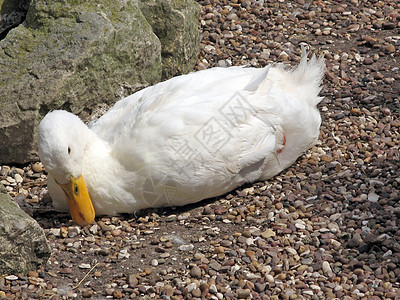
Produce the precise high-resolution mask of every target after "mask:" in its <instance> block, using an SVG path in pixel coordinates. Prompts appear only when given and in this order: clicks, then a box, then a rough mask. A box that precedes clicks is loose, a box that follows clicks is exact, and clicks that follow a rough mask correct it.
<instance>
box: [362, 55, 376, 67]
mask: <svg viewBox="0 0 400 300" xmlns="http://www.w3.org/2000/svg"><path fill="white" fill-rule="evenodd" d="M363 63H364V65H367V66H368V65H372V64H373V63H374V60H373V59H372V58H371V57H366V58H365V59H364V62H363Z"/></svg>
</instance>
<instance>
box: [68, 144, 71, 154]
mask: <svg viewBox="0 0 400 300" xmlns="http://www.w3.org/2000/svg"><path fill="white" fill-rule="evenodd" d="M68 154H71V147H70V146H68Z"/></svg>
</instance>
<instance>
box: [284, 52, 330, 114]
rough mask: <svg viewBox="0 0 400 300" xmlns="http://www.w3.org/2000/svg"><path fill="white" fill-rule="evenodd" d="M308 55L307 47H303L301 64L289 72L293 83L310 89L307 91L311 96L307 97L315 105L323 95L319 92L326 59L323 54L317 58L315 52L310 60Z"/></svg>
mask: <svg viewBox="0 0 400 300" xmlns="http://www.w3.org/2000/svg"><path fill="white" fill-rule="evenodd" d="M307 56H308V53H307V52H306V49H305V48H304V47H302V56H301V61H300V64H299V65H298V66H297V67H296V68H294V69H293V70H291V71H290V73H289V74H290V76H291V77H292V78H291V79H292V82H293V84H295V85H296V86H297V87H298V88H301V89H306V90H308V91H309V92H308V93H307V94H308V95H309V96H307V97H305V99H306V100H307V101H308V102H309V103H310V105H312V106H315V105H317V104H318V103H319V102H320V101H321V100H322V97H318V93H319V92H320V91H321V82H322V78H323V77H324V74H325V60H324V58H323V57H322V56H320V57H318V58H317V57H316V56H315V54H314V55H313V56H312V57H311V59H309V60H308V59H307Z"/></svg>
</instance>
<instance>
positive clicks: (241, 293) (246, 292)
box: [237, 289, 250, 299]
mask: <svg viewBox="0 0 400 300" xmlns="http://www.w3.org/2000/svg"><path fill="white" fill-rule="evenodd" d="M249 296H250V289H237V297H238V298H239V299H246V298H247V297H249Z"/></svg>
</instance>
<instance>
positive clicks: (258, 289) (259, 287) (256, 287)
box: [254, 282, 266, 293]
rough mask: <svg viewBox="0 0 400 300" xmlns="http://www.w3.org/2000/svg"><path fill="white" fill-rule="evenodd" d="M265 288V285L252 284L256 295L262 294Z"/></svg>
mask: <svg viewBox="0 0 400 300" xmlns="http://www.w3.org/2000/svg"><path fill="white" fill-rule="evenodd" d="M265 286H266V284H265V283H260V282H256V283H255V284H254V289H255V291H256V292H257V293H262V292H264V290H265Z"/></svg>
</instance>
